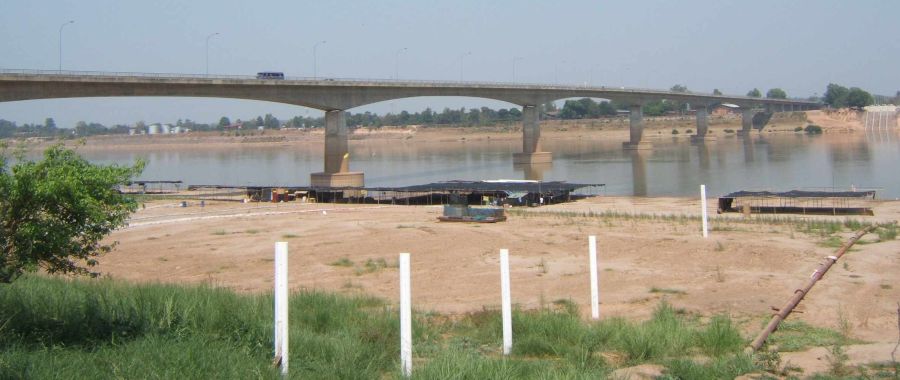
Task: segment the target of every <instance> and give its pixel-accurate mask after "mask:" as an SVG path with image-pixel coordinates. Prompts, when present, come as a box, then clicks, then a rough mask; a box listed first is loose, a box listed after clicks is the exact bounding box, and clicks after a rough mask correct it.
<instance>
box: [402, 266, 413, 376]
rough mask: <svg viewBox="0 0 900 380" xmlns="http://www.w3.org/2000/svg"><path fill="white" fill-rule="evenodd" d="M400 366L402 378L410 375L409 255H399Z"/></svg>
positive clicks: (410, 312)
mask: <svg viewBox="0 0 900 380" xmlns="http://www.w3.org/2000/svg"><path fill="white" fill-rule="evenodd" d="M399 264H400V366H401V369H402V371H403V376H406V377H410V376H411V375H412V309H411V306H410V303H411V302H410V298H411V294H410V293H411V292H410V284H409V254H408V253H401V254H400V260H399Z"/></svg>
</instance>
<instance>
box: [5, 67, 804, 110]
mask: <svg viewBox="0 0 900 380" xmlns="http://www.w3.org/2000/svg"><path fill="white" fill-rule="evenodd" d="M2 74H13V75H55V76H60V77H96V78H153V79H205V80H217V79H220V80H265V81H269V80H271V79H258V78H257V77H256V75H225V74H180V73H142V72H128V71H83V70H33V69H0V75H2ZM284 81H296V82H337V83H342V84H398V85H410V84H413V85H415V84H421V85H429V86H448V87H504V88H510V89H540V90H562V91H573V90H585V91H615V92H619V93H636V94H643V95H646V94H656V95H660V96H664V95H686V96H703V97H711V98H722V99H723V101H727V100H736V99H740V100H751V101H755V102H760V103H763V102H764V103H803V104H808V105H817V104H818V103H815V102H810V101H807V100H798V99H768V98H751V97H746V96H733V95H714V94H711V93H702V92H677V93H676V92H672V91H666V90H660V89H652V88H639V87H623V86H589V85H587V84H585V85H559V84H548V83H521V82H502V81H479V82H471V81H453V80H444V81H437V80H421V79H383V78H382V79H378V78H333V77H302V76H285V78H284Z"/></svg>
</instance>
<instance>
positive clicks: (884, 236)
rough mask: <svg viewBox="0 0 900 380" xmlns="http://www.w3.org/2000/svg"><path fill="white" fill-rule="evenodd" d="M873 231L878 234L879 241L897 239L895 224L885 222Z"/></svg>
mask: <svg viewBox="0 0 900 380" xmlns="http://www.w3.org/2000/svg"><path fill="white" fill-rule="evenodd" d="M875 233H877V234H878V240H880V241H892V240H894V239H897V224H896V223H892V224H886V225H882V226H880V227H878V228H877V229H876V230H875Z"/></svg>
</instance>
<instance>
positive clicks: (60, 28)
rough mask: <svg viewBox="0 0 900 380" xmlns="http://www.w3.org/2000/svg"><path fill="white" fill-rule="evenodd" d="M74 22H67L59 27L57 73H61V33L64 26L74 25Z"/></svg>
mask: <svg viewBox="0 0 900 380" xmlns="http://www.w3.org/2000/svg"><path fill="white" fill-rule="evenodd" d="M74 23H75V20H69V21H66V22H64V23H63V24H62V25H60V26H59V71H60V72H62V31H63V28H65V27H66V25H69V24H74Z"/></svg>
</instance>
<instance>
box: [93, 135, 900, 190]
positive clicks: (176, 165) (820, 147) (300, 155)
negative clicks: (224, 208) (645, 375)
mask: <svg viewBox="0 0 900 380" xmlns="http://www.w3.org/2000/svg"><path fill="white" fill-rule="evenodd" d="M650 141H651V142H652V143H653V144H654V149H653V150H648V151H639V152H634V151H624V150H622V146H621V141H618V139H615V141H612V140H609V141H599V140H580V139H566V140H555V141H554V140H546V141H544V142H543V146H544V149H545V150H549V151H552V152H553V155H554V161H553V163H552V164H551V165H549V166H539V167H520V166H514V165H513V163H512V153H514V152H516V151H520V150H521V146H520V143H519V142H516V141H502V142H500V141H494V142H490V141H470V142H450V143H438V142H429V143H422V142H412V141H396V142H384V141H381V142H377V141H376V142H360V141H351V147H350V155H351V163H350V168H351V170H353V171H362V172H364V173H365V175H366V186H403V185H414V184H423V183H428V182H435V181H446V180H457V179H458V180H482V179H500V178H503V179H542V180H546V181H550V180H563V181H568V182H577V183H603V184H606V190H605V193H606V194H610V195H636V196H661V195H672V196H687V195H690V196H693V195H695V194H696V193H697V191H698V190H697V186H698V185H699V184H701V183H705V184H706V185H707V188H708V191H709V192H710V194H711V195H721V194H725V193H728V192H731V191H737V190H779V191H781V190H791V189H811V188H820V189H821V188H831V187H837V188H842V189H847V188H850V187H851V186H855V187H857V188H876V189H879V192H878V197H879V198H889V199H894V198H898V197H900V170H898V163H900V138H898V135H897V133H896V132H894V133H891V134H886V133H882V134H880V135H874V134H868V135H867V134H863V133H856V134H826V135H819V136H807V135H804V134H778V133H763V134H761V135H757V134H754V135H753V136H751V137H750V138H746V139H745V138H738V137H736V136H733V135H730V136H728V135H722V134H719V135H718V140H716V141H710V142H706V143H705V144H692V143H690V142H689V141H688V140H687V138H686V137H679V138H672V137H657V138H656V139H650ZM83 154H84V155H85V156H86V157H87V158H88V159H89V160H91V161H94V162H101V163H122V164H128V163H131V162H133V161H134V160H135V159H137V158H138V157H143V158H145V159H146V160H147V161H148V165H147V167H146V169H145V171H144V173H143V175H142V176H141V179H146V180H182V181H184V182H185V183H187V184H216V185H297V186H300V185H308V184H309V174H310V173H312V172H317V171H321V170H322V147H321V146H319V145H318V144H316V145H310V146H307V147H299V148H298V147H296V146H293V147H288V146H283V147H265V148H260V147H240V148H228V149H180V150H166V151H159V152H153V151H141V152H136V153H130V152H123V151H93V152H88V151H85V152H83Z"/></svg>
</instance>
